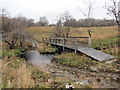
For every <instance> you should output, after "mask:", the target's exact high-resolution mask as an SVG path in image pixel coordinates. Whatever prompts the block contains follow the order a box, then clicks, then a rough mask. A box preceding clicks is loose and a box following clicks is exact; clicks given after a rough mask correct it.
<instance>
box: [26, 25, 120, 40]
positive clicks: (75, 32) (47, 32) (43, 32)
mask: <svg viewBox="0 0 120 90" xmlns="http://www.w3.org/2000/svg"><path fill="white" fill-rule="evenodd" d="M27 30H29V31H30V32H31V33H33V34H34V38H35V39H37V40H40V38H41V37H51V36H53V34H54V30H55V29H54V27H31V28H28V29H27ZM91 31H92V32H91V33H92V38H93V39H108V38H110V37H115V36H117V35H118V27H117V26H111V27H100V28H99V27H92V28H91ZM70 36H77V37H81V36H88V33H87V28H84V27H80V28H72V30H71V32H70Z"/></svg>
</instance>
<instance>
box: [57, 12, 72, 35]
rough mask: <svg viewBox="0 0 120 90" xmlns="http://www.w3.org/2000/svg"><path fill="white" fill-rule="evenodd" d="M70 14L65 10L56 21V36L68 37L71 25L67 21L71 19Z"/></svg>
mask: <svg viewBox="0 0 120 90" xmlns="http://www.w3.org/2000/svg"><path fill="white" fill-rule="evenodd" d="M71 18H72V16H71V15H70V14H69V12H67V11H66V12H65V13H64V14H63V15H62V16H61V17H60V18H59V19H58V21H57V25H56V27H55V29H56V32H55V35H56V36H57V37H58V36H59V37H68V36H69V34H70V30H71V27H70V26H71V25H70V23H69V21H70V20H71Z"/></svg>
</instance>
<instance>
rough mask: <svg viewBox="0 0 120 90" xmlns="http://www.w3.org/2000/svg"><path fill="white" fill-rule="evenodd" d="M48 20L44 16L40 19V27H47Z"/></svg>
mask: <svg viewBox="0 0 120 90" xmlns="http://www.w3.org/2000/svg"><path fill="white" fill-rule="evenodd" d="M48 23H49V22H48V20H47V17H45V16H43V17H40V19H39V21H38V26H47V25H48Z"/></svg>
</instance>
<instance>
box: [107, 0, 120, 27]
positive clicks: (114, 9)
mask: <svg viewBox="0 0 120 90" xmlns="http://www.w3.org/2000/svg"><path fill="white" fill-rule="evenodd" d="M110 2H111V3H109V4H110V5H107V4H106V3H105V9H106V10H107V11H108V12H107V14H108V15H112V16H114V18H115V20H116V23H117V24H118V25H120V11H118V0H110Z"/></svg>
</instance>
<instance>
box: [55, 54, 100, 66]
mask: <svg viewBox="0 0 120 90" xmlns="http://www.w3.org/2000/svg"><path fill="white" fill-rule="evenodd" d="M55 61H56V62H58V63H61V64H64V65H68V66H73V67H82V68H84V67H90V66H92V65H96V64H97V63H98V62H97V61H94V60H91V58H89V57H87V56H85V55H78V54H76V53H63V54H61V55H58V56H55Z"/></svg>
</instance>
